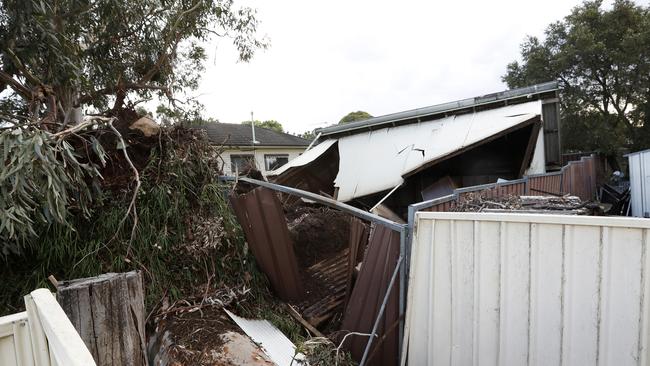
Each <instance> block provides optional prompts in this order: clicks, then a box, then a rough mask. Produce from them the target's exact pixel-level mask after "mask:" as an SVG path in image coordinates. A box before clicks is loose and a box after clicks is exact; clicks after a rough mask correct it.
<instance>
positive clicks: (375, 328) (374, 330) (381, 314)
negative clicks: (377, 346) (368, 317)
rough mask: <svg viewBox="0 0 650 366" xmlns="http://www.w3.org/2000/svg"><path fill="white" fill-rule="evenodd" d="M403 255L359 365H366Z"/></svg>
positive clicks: (389, 284)
mask: <svg viewBox="0 0 650 366" xmlns="http://www.w3.org/2000/svg"><path fill="white" fill-rule="evenodd" d="M402 259H403V258H402V256H400V257H399V258H397V264H396V265H395V270H394V271H393V276H392V277H391V278H390V283H388V288H387V289H386V295H384V301H382V303H381V307H380V308H379V314H377V319H375V324H374V325H373V326H372V332H370V338H369V339H368V343H366V349H365V350H364V351H363V357H362V358H361V362H360V363H359V366H364V365H365V364H366V358H367V357H368V352H370V346H372V340H373V339H374V337H375V333H376V332H377V327H379V321H380V320H381V317H382V316H383V315H384V309H385V308H386V303H387V302H388V297H389V295H390V290H391V289H392V288H393V284H394V283H395V278H397V272H398V271H399V269H400V265H401V264H402Z"/></svg>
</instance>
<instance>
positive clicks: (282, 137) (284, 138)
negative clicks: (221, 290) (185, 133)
mask: <svg viewBox="0 0 650 366" xmlns="http://www.w3.org/2000/svg"><path fill="white" fill-rule="evenodd" d="M197 128H200V129H203V130H205V131H206V132H207V134H208V138H209V139H210V141H211V142H213V143H215V144H219V145H221V144H223V145H225V146H249V145H252V144H253V134H252V131H251V126H250V125H241V124H235V123H208V124H205V125H202V126H199V127H197ZM255 140H257V141H259V143H258V144H255V146H299V147H303V146H304V147H307V146H309V143H310V142H311V141H309V140H305V139H303V138H302V137H298V136H294V135H290V134H288V133H283V132H278V131H273V130H270V129H268V128H263V127H255Z"/></svg>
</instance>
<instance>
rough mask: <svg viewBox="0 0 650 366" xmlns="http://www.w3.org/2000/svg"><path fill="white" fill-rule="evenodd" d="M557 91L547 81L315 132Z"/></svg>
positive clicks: (554, 83)
mask: <svg viewBox="0 0 650 366" xmlns="http://www.w3.org/2000/svg"><path fill="white" fill-rule="evenodd" d="M557 90H559V84H558V82H557V81H549V82H546V83H542V84H537V85H532V86H528V87H525V88H518V89H512V90H506V91H502V92H498V93H493V94H487V95H483V96H479V97H474V98H468V99H463V100H458V101H455V102H448V103H443V104H437V105H434V106H430V107H424V108H417V109H412V110H409V111H404V112H398V113H392V114H387V115H385V116H379V117H373V118H369V119H366V120H363V121H357V122H351V123H346V124H343V125H336V126H331V127H326V128H319V129H316V131H315V132H317V133H319V134H322V135H323V136H330V135H339V134H343V133H352V132H353V131H357V130H371V129H374V128H385V127H390V126H396V125H397V124H402V123H400V122H404V121H408V120H412V119H419V118H423V117H430V116H434V115H437V114H446V113H450V112H454V111H458V110H462V109H467V108H474V107H479V106H486V105H490V104H495V103H503V102H507V101H508V100H512V99H519V98H522V97H528V98H532V97H533V96H534V95H538V94H542V93H548V92H553V91H557Z"/></svg>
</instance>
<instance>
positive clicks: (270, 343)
mask: <svg viewBox="0 0 650 366" xmlns="http://www.w3.org/2000/svg"><path fill="white" fill-rule="evenodd" d="M224 310H225V309H224ZM225 311H226V313H227V314H228V316H230V317H231V318H232V320H233V321H235V323H237V325H238V326H239V327H240V328H241V329H242V330H243V331H244V332H245V333H246V334H247V335H248V336H249V337H251V339H252V340H253V341H254V342H255V343H257V344H259V345H260V346H261V347H262V349H263V350H264V352H265V353H266V354H267V355H268V356H269V358H270V359H271V360H273V362H274V363H275V364H276V365H278V366H290V365H300V364H301V363H302V362H303V361H305V360H306V358H305V355H303V354H302V353H296V346H295V345H294V344H293V343H292V342H291V341H290V340H289V338H287V337H286V336H285V335H284V334H283V333H282V332H281V331H280V330H279V329H278V328H276V327H274V326H273V325H272V324H271V323H269V322H268V321H267V320H259V319H244V318H241V317H238V316H237V315H235V314H233V313H231V312H230V311H228V310H225Z"/></svg>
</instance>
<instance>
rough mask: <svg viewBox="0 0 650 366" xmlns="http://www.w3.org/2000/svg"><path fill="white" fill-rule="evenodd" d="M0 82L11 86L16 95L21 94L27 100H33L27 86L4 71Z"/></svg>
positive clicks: (0, 76) (0, 73)
mask: <svg viewBox="0 0 650 366" xmlns="http://www.w3.org/2000/svg"><path fill="white" fill-rule="evenodd" d="M0 80H2V82H4V83H5V84H7V85H9V86H10V87H11V88H12V89H13V90H14V91H15V92H16V93H18V94H20V95H21V96H22V97H23V98H25V99H26V100H31V99H32V93H31V91H30V90H29V89H28V88H27V87H26V86H24V85H23V84H21V83H20V82H19V81H18V80H16V79H14V78H13V77H12V76H11V75H9V74H8V73H6V72H4V71H2V70H0Z"/></svg>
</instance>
